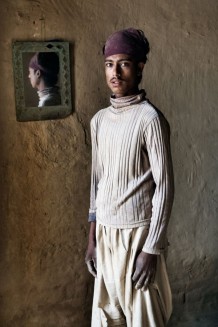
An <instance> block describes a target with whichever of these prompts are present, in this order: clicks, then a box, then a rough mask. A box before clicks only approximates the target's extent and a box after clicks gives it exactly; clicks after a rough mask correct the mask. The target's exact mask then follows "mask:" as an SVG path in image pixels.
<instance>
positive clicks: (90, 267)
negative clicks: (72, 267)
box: [86, 259, 97, 278]
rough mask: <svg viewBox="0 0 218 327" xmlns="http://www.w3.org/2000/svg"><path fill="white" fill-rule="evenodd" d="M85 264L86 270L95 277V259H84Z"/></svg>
mask: <svg viewBox="0 0 218 327" xmlns="http://www.w3.org/2000/svg"><path fill="white" fill-rule="evenodd" d="M86 264H87V268H88V271H89V272H90V274H92V276H94V277H95V278H96V277H97V262H96V260H95V259H94V260H89V261H86Z"/></svg>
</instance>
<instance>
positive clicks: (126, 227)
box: [96, 217, 151, 229]
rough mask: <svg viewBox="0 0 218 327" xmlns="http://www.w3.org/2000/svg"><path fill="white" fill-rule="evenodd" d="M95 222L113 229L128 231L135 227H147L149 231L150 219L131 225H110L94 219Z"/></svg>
mask: <svg viewBox="0 0 218 327" xmlns="http://www.w3.org/2000/svg"><path fill="white" fill-rule="evenodd" d="M96 221H97V223H98V224H101V225H103V226H106V227H111V228H115V229H130V228H137V227H142V226H147V227H148V229H149V226H150V222H151V220H150V219H146V220H142V221H137V222H133V223H125V224H124V223H119V224H111V223H107V222H105V221H103V220H101V219H99V218H98V217H97V218H96Z"/></svg>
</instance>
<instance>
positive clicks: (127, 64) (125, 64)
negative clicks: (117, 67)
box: [121, 61, 129, 67]
mask: <svg viewBox="0 0 218 327" xmlns="http://www.w3.org/2000/svg"><path fill="white" fill-rule="evenodd" d="M121 67H129V63H128V62H125V61H124V62H122V63H121Z"/></svg>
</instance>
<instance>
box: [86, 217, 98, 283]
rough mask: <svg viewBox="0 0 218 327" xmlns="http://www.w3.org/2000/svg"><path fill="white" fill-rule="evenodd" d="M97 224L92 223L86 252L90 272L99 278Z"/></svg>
mask: <svg viewBox="0 0 218 327" xmlns="http://www.w3.org/2000/svg"><path fill="white" fill-rule="evenodd" d="M95 234H96V222H94V221H92V222H91V223H90V230H89V243H88V248H87V251H86V257H85V262H86V264H87V267H88V271H89V272H90V273H91V274H92V275H93V276H94V277H97V255H96V235H95Z"/></svg>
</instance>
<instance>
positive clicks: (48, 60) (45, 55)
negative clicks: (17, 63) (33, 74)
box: [29, 52, 59, 76]
mask: <svg viewBox="0 0 218 327" xmlns="http://www.w3.org/2000/svg"><path fill="white" fill-rule="evenodd" d="M29 67H30V68H33V69H34V70H38V69H39V70H40V71H41V72H42V73H45V74H48V75H54V76H55V75H57V74H58V73H59V58H58V55H57V54H56V53H55V52H37V53H35V54H34V56H33V57H32V58H31V59H30V62H29Z"/></svg>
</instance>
